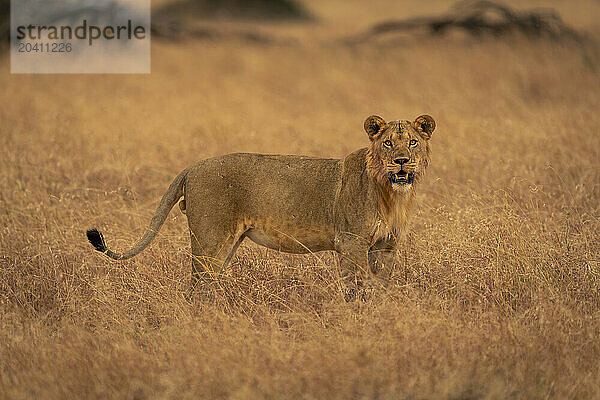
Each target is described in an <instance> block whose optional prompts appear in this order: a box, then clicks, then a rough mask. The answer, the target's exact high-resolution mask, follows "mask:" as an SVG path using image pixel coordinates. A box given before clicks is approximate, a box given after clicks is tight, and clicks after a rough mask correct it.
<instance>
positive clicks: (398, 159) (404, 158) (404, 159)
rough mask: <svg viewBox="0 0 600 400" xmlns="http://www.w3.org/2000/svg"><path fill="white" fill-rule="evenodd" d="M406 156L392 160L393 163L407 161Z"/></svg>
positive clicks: (399, 163)
mask: <svg viewBox="0 0 600 400" xmlns="http://www.w3.org/2000/svg"><path fill="white" fill-rule="evenodd" d="M408 160H409V159H408V157H400V158H396V159H395V160H394V164H398V165H402V164H405V163H407V162H408Z"/></svg>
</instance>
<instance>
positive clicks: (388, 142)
mask: <svg viewBox="0 0 600 400" xmlns="http://www.w3.org/2000/svg"><path fill="white" fill-rule="evenodd" d="M383 145H384V146H385V147H387V148H388V149H389V148H391V147H392V141H391V140H386V141H385V142H383Z"/></svg>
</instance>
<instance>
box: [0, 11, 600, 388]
mask: <svg viewBox="0 0 600 400" xmlns="http://www.w3.org/2000/svg"><path fill="white" fill-rule="evenodd" d="M164 1H167V0H163V2H164ZM508 3H509V4H512V5H514V6H518V7H525V8H527V7H532V6H538V5H545V6H549V7H554V8H555V9H556V10H557V11H558V12H560V14H561V15H562V16H563V18H564V19H565V21H566V22H567V23H569V24H570V25H571V26H573V27H575V28H577V29H579V30H582V31H586V32H588V35H589V36H590V37H591V38H592V42H591V44H589V45H586V46H580V45H578V44H576V43H572V42H555V41H550V40H548V39H539V40H536V39H530V38H525V37H520V36H518V35H515V36H512V37H509V38H500V39H496V38H480V39H469V38H445V37H439V38H431V39H420V40H402V41H398V42H394V41H392V42H385V43H365V44H361V45H359V46H354V47H349V46H346V45H343V44H341V43H340V42H339V41H337V39H338V38H340V37H344V36H345V35H348V34H353V33H356V32H359V31H361V30H362V29H365V28H366V27H368V26H369V25H370V24H372V23H375V22H377V21H380V20H384V19H386V18H390V17H392V16H414V15H422V14H425V15H428V14H431V13H435V12H440V11H444V10H445V9H446V8H447V7H448V6H449V5H450V3H449V2H444V1H430V2H419V1H415V0H406V1H399V2H392V1H383V0H378V1H374V2H372V3H371V2H369V3H367V2H359V1H357V0H353V1H348V2H343V1H341V0H335V1H333V0H332V1H328V2H319V1H317V0H310V1H307V2H305V4H306V7H307V8H308V9H309V10H311V12H313V13H314V14H315V15H316V16H317V17H318V20H317V21H316V22H313V23H292V22H287V23H283V22H263V23H260V24H258V25H257V24H252V23H244V24H243V27H244V29H258V30H260V32H264V33H265V34H268V35H272V36H273V37H277V38H285V39H293V40H289V41H288V40H286V41H281V42H278V41H275V42H274V43H249V42H246V41H243V40H239V39H235V38H230V39H222V40H213V41H210V40H183V41H181V42H173V41H166V40H159V39H156V40H153V43H152V73H151V74H149V75H12V74H10V67H9V58H8V55H4V56H2V57H0V102H1V104H2V106H1V107H0V148H1V149H2V150H1V157H0V398H2V399H61V398H62V399H75V398H79V399H107V398H114V399H506V398H514V399H548V398H551V399H553V398H556V399H563V398H564V399H593V398H600V363H599V359H600V340H599V338H600V256H599V253H600V243H599V233H598V232H600V129H599V127H600V114H599V112H598V110H599V109H600V92H599V90H598V89H599V88H600V57H599V56H598V54H599V52H598V46H597V44H596V43H597V40H598V39H600V30H599V29H598V27H599V26H598V22H597V21H598V18H599V17H600V3H599V2H597V1H592V0H580V1H560V0H553V1H548V2H544V3H540V2H532V1H524V2H516V1H509V2H508ZM423 113H428V114H431V115H432V116H434V117H435V119H436V121H437V124H438V128H437V130H436V131H435V133H434V135H433V138H432V141H431V145H432V160H431V164H430V167H429V170H428V172H427V176H426V177H425V179H424V182H422V184H421V185H420V186H419V187H418V189H417V191H418V195H417V200H418V201H417V205H416V207H415V209H414V211H413V213H412V214H413V215H412V217H411V223H410V228H409V231H408V232H407V233H406V236H405V237H404V239H403V242H402V246H401V250H400V260H401V262H400V263H399V265H397V266H396V267H395V268H393V269H391V270H389V271H385V272H384V274H383V275H382V277H381V278H379V280H378V282H379V283H378V286H377V289H376V290H375V292H374V293H373V295H372V297H371V299H370V300H369V301H367V302H353V303H346V302H345V301H343V298H341V297H340V294H339V291H338V282H337V278H336V274H335V270H336V266H337V261H336V259H335V257H334V256H333V254H330V253H317V254H310V255H304V256H298V255H290V254H284V253H278V252H276V251H272V250H268V249H265V248H262V247H259V246H256V245H254V244H252V243H250V242H248V241H245V242H244V243H243V244H242V246H241V247H240V249H239V250H238V253H237V254H236V257H235V259H234V260H233V263H232V265H231V266H230V267H229V268H228V269H226V270H224V271H223V273H222V276H220V287H219V289H218V291H217V292H216V293H215V297H214V301H212V302H203V301H200V300H198V299H193V300H191V301H190V300H188V299H186V297H185V293H186V290H187V288H188V285H189V280H190V252H189V234H188V230H187V223H186V219H185V216H184V215H183V214H181V213H180V212H179V210H177V209H174V210H173V211H172V212H171V214H170V215H169V217H168V220H167V222H166V223H165V225H164V226H163V228H162V230H161V231H160V233H159V236H158V238H157V240H155V242H154V243H153V244H152V245H151V246H150V247H149V248H148V249H146V251H144V252H143V253H141V254H140V255H139V256H137V257H136V258H134V259H131V260H128V261H124V262H121V263H116V262H112V261H110V260H108V259H106V258H104V257H102V256H101V255H99V254H98V253H95V252H94V251H93V249H92V247H91V246H90V245H89V243H87V241H86V239H85V230H86V229H88V228H90V227H98V228H100V229H102V230H103V231H104V233H105V235H106V239H107V241H108V244H109V246H110V247H111V248H114V249H125V248H128V247H129V246H130V245H131V244H132V243H133V242H134V241H135V240H137V239H138V238H139V236H140V235H141V234H142V232H143V231H144V229H145V228H146V226H147V224H148V222H149V220H150V218H151V216H152V214H153V213H154V210H155V207H156V205H157V203H158V200H159V199H160V197H161V196H162V194H163V193H164V192H165V191H166V189H167V187H168V185H169V183H170V182H171V180H172V178H173V177H174V176H175V175H176V174H177V173H178V172H179V171H180V170H182V169H183V168H185V167H186V166H188V165H190V164H192V163H194V162H196V161H197V160H200V159H203V158H207V157H211V156H215V155H219V154H225V153H230V152H238V151H244V152H260V153H282V154H305V155H312V156H323V157H343V156H344V155H346V154H348V153H350V152H351V151H353V150H355V149H358V148H360V147H365V146H366V145H367V144H368V138H367V136H366V134H365V133H364V131H363V129H362V124H363V121H364V119H365V117H367V116H368V115H370V114H379V115H382V116H383V117H384V118H386V119H390V120H391V119H413V118H415V117H416V116H418V115H420V114H423Z"/></svg>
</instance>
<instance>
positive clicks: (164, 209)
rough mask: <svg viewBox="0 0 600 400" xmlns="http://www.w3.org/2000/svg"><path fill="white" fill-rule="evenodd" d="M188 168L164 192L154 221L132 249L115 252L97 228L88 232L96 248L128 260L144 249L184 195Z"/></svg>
mask: <svg viewBox="0 0 600 400" xmlns="http://www.w3.org/2000/svg"><path fill="white" fill-rule="evenodd" d="M187 172H188V171H187V169H186V170H184V171H183V172H181V173H180V174H179V175H177V177H176V178H175V180H173V182H172V183H171V186H169V190H167V193H165V194H164V196H163V198H162V199H161V200H160V204H159V205H158V208H157V209H156V212H155V213H154V216H153V217H152V221H150V226H149V227H148V229H147V230H146V233H144V236H142V238H141V239H140V240H139V241H138V242H137V243H136V244H135V246H133V247H132V248H131V249H129V250H127V251H126V252H124V253H115V252H114V251H112V250H110V249H108V248H107V247H106V243H105V242H104V236H103V235H102V233H101V232H100V231H98V230H97V229H90V230H88V231H87V232H86V234H87V238H88V240H89V241H90V243H91V244H92V246H94V248H95V249H96V250H98V251H99V252H101V253H104V254H106V255H107V256H108V257H110V258H112V259H115V260H126V259H128V258H131V257H133V256H135V255H137V254H138V253H140V252H141V251H142V250H144V249H145V248H146V247H147V246H148V245H149V244H150V242H152V240H154V238H155V237H156V234H157V233H158V230H159V229H160V227H161V226H162V224H163V223H164V222H165V219H167V215H169V211H171V208H173V206H174V205H175V203H177V200H179V199H180V198H181V196H183V187H184V184H185V177H186V175H187Z"/></svg>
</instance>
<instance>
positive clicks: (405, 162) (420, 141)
mask: <svg viewBox="0 0 600 400" xmlns="http://www.w3.org/2000/svg"><path fill="white" fill-rule="evenodd" d="M434 130H435V121H434V120H433V118H431V117H430V116H429V115H421V116H420V117H418V118H417V119H416V120H415V121H414V122H410V121H391V122H385V121H384V120H383V118H381V117H379V116H376V115H372V116H370V117H369V118H367V119H366V121H365V131H366V132H367V134H368V135H369V138H370V139H371V146H370V148H369V152H368V156H367V157H368V158H367V167H368V170H369V173H370V174H371V176H372V177H373V178H374V179H376V180H377V181H378V182H379V183H380V184H382V185H384V186H385V187H388V188H391V189H393V190H396V191H408V190H410V189H411V188H412V187H413V184H414V183H415V182H417V181H418V180H419V177H420V176H421V175H422V174H423V172H424V171H425V168H426V167H427V164H428V162H429V139H430V138H431V134H432V133H433V131H434Z"/></svg>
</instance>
